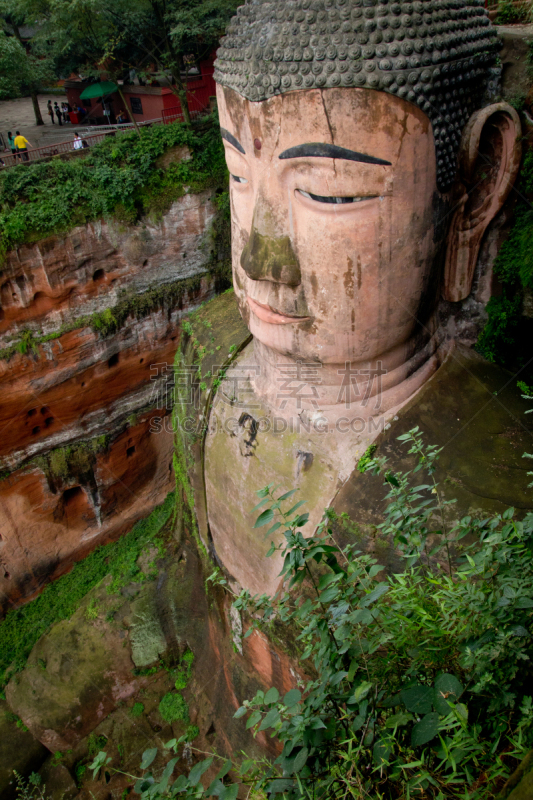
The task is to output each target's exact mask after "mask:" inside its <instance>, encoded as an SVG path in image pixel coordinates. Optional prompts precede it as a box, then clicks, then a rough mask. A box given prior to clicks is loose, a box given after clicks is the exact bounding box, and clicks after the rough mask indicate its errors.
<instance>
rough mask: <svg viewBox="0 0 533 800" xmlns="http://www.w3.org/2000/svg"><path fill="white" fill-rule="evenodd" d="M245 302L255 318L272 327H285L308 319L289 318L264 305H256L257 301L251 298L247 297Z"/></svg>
mask: <svg viewBox="0 0 533 800" xmlns="http://www.w3.org/2000/svg"><path fill="white" fill-rule="evenodd" d="M246 300H247V301H248V305H249V306H250V308H251V309H252V311H253V312H254V314H255V316H256V317H259V319H260V320H262V321H263V322H270V323H271V324H273V325H287V323H289V322H304V321H305V320H307V319H309V317H296V316H295V317H291V316H288V315H287V314H280V313H279V312H278V311H274V310H273V309H272V308H270V306H267V305H265V304H264V303H258V302H257V300H252V298H251V297H247V298H246Z"/></svg>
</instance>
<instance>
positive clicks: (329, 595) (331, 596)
mask: <svg viewBox="0 0 533 800" xmlns="http://www.w3.org/2000/svg"><path fill="white" fill-rule="evenodd" d="M339 591H340V589H339V587H338V586H330V587H329V589H326V591H325V592H322V593H321V594H320V596H319V598H318V599H319V600H320V602H321V603H331V601H332V600H335V598H336V597H337V595H338V594H339Z"/></svg>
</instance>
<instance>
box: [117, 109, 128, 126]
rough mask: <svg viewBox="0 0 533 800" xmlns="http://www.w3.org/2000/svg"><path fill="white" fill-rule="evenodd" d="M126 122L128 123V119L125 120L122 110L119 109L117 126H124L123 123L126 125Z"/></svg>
mask: <svg viewBox="0 0 533 800" xmlns="http://www.w3.org/2000/svg"><path fill="white" fill-rule="evenodd" d="M127 121H128V118H127V116H126V114H125V113H124V109H122V108H121V109H120V111H119V113H118V117H117V124H118V125H124V123H126V122H127Z"/></svg>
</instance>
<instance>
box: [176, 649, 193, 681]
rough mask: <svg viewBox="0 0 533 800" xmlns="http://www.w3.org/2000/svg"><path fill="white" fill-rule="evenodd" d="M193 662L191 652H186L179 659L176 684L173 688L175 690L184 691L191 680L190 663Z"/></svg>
mask: <svg viewBox="0 0 533 800" xmlns="http://www.w3.org/2000/svg"><path fill="white" fill-rule="evenodd" d="M193 661H194V653H193V652H192V650H186V651H185V653H184V654H183V656H182V657H181V659H180V664H179V667H178V669H177V671H176V682H175V683H174V687H175V688H176V689H185V687H186V686H187V684H188V683H189V680H190V678H191V672H192V662H193Z"/></svg>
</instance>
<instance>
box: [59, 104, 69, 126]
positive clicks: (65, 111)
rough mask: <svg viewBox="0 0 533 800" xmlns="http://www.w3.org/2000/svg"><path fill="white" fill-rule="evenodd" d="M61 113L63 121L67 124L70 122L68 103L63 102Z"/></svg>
mask: <svg viewBox="0 0 533 800" xmlns="http://www.w3.org/2000/svg"><path fill="white" fill-rule="evenodd" d="M61 113H62V115H63V122H64V123H65V124H66V123H67V122H70V119H69V116H68V109H67V104H66V103H61Z"/></svg>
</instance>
